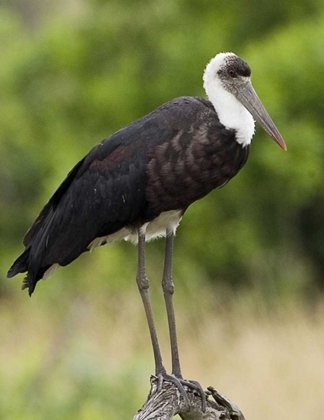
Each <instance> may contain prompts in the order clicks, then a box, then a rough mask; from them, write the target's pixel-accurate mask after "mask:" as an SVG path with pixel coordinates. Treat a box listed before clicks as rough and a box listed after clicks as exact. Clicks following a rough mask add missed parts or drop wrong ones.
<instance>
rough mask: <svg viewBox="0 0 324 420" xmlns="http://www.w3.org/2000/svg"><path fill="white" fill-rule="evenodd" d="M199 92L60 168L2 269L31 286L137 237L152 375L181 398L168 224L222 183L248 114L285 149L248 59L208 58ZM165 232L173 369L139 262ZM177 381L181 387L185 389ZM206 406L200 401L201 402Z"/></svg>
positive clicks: (249, 121) (242, 144)
mask: <svg viewBox="0 0 324 420" xmlns="http://www.w3.org/2000/svg"><path fill="white" fill-rule="evenodd" d="M203 86H204V89H205V92H206V95H207V98H208V99H205V98H202V97H198V96H182V97H178V98H175V99H172V100H170V101H169V102H166V103H165V104H163V105H161V106H160V107H158V108H157V109H155V110H153V111H152V112H151V113H149V114H147V115H145V116H143V117H142V118H140V119H138V120H137V121H134V122H132V123H130V124H129V125H127V126H125V127H124V128H121V129H120V130H119V131H117V132H115V133H114V134H112V135H110V136H109V137H108V138H107V139H105V140H103V141H102V142H100V143H99V144H98V145H97V146H95V147H94V148H93V149H92V150H90V152H89V153H88V154H87V155H86V156H85V157H84V158H83V159H81V160H80V161H79V162H78V163H77V164H76V165H75V166H74V167H73V169H72V170H71V171H70V172H69V173H68V175H67V176H66V178H65V179H64V180H63V182H62V183H61V185H60V186H59V187H58V189H57V190H56V191H55V192H54V194H53V195H52V197H51V198H50V199H49V201H48V203H47V204H46V205H45V206H44V207H43V209H42V210H41V212H40V214H39V215H38V217H37V218H36V220H35V221H34V223H33V224H32V225H31V227H30V228H29V230H28V231H27V233H26V235H25V237H24V240H23V244H24V246H25V250H24V251H23V252H22V254H21V255H20V256H19V257H18V258H17V259H16V261H15V262H14V263H13V265H12V267H11V268H10V269H9V271H8V274H7V277H9V278H10V277H13V276H15V275H16V274H18V273H27V275H26V277H25V279H24V280H23V285H22V289H28V292H29V295H30V296H31V295H32V293H33V292H34V290H35V287H36V284H37V283H38V281H39V280H41V279H47V278H49V277H50V276H51V275H52V274H53V273H54V271H55V270H56V269H57V268H58V267H60V266H66V265H68V264H70V263H72V261H74V260H75V259H76V258H78V257H79V256H80V254H82V253H83V252H86V251H92V250H93V249H95V248H96V247H99V246H102V245H104V244H107V243H111V242H115V241H120V240H127V241H131V242H133V243H134V244H137V245H138V265H137V274H136V282H137V286H138V289H139V292H140V295H141V298H142V301H143V305H144V309H145V313H146V318H147V323H148V327H149V332H150V337H151V344H152V347H153V355H154V362H155V375H156V376H157V377H158V379H159V384H161V383H162V382H163V381H164V380H166V381H168V380H169V381H171V382H173V383H174V384H175V385H176V386H177V387H178V389H179V390H180V393H181V395H182V396H183V398H184V399H185V400H186V403H188V398H187V390H188V389H190V388H191V389H194V390H198V392H199V393H200V395H201V396H202V399H203V398H204V395H203V391H202V388H201V386H200V384H199V383H198V382H195V381H188V380H185V379H183V376H182V371H181V367H180V358H179V351H178V341H177V334H176V322H175V311H174V306H173V294H174V282H173V278H172V257H173V246H174V237H175V233H176V229H177V227H178V225H179V223H180V221H181V219H182V217H183V215H184V213H185V212H186V210H187V209H188V207H189V206H190V205H191V204H192V203H194V202H195V201H197V200H199V199H201V198H203V197H204V196H206V195H207V194H208V193H210V192H211V191H212V190H214V189H216V188H220V187H223V186H224V185H226V184H227V183H228V182H229V181H230V180H231V179H232V178H233V177H234V176H235V175H237V173H238V172H239V171H240V170H241V169H242V167H243V166H244V165H245V163H246V161H247V159H248V156H249V151H250V146H251V142H252V138H253V136H254V132H255V121H256V122H258V123H259V124H260V126H261V127H262V128H263V129H264V130H265V132H266V133H267V134H268V135H269V136H270V137H271V138H272V139H273V140H274V141H275V142H276V143H277V144H278V145H279V146H280V147H281V148H282V149H284V150H287V146H286V144H285V142H284V140H283V138H282V136H281V134H280V132H279V131H278V129H277V128H276V126H275V124H274V122H273V121H272V119H271V117H270V116H269V114H268V112H267V111H266V109H265V107H264V106H263V104H262V102H261V100H260V99H259V97H258V95H257V93H256V92H255V90H254V88H253V85H252V83H251V69H250V66H249V65H248V64H247V62H246V61H244V60H243V59H242V58H240V57H239V56H237V55H236V54H234V53H231V52H226V53H218V54H217V55H216V56H215V57H213V58H212V59H211V60H210V62H209V63H208V64H207V66H206V68H205V71H204V73H203ZM159 237H165V241H166V245H165V258H164V270H163V276H162V289H163V294H164V299H165V305H166V312H167V317H168V326H169V335H170V346H171V364H172V371H171V374H168V373H167V371H166V369H165V367H164V364H163V361H162V355H161V351H160V346H159V342H158V337H157V332H156V328H155V324H154V319H153V314H152V307H151V302H150V298H149V280H148V278H147V276H146V271H145V244H146V242H148V241H150V240H152V239H155V238H159ZM185 387H186V389H185ZM202 404H203V407H204V408H205V403H204V402H203V403H202Z"/></svg>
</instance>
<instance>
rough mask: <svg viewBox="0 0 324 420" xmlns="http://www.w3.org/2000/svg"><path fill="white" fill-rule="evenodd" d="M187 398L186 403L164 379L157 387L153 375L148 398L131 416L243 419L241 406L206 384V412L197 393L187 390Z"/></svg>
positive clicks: (144, 419)
mask: <svg viewBox="0 0 324 420" xmlns="http://www.w3.org/2000/svg"><path fill="white" fill-rule="evenodd" d="M211 397H212V398H213V400H212V399H211ZM188 398H189V402H190V406H189V407H188V406H187V405H186V404H185V402H184V400H183V398H182V397H181V395H180V392H179V390H178V389H177V388H176V386H175V385H173V384H172V383H171V382H167V381H164V382H163V384H162V388H161V389H160V390H158V381H157V378H156V377H154V376H152V377H151V389H150V392H149V395H148V397H147V401H146V402H145V404H144V405H143V407H142V408H141V409H140V410H139V411H138V412H137V414H136V415H135V417H134V419H133V420H157V419H159V420H170V419H172V418H173V417H174V416H175V415H177V414H178V415H179V416H180V417H181V418H182V420H245V419H244V416H243V414H242V412H241V410H240V409H239V408H238V407H237V406H236V405H235V404H234V403H232V402H231V401H230V400H228V399H227V398H226V397H224V396H223V395H221V394H220V393H219V392H218V391H216V389H214V388H213V387H209V388H208V391H207V392H206V398H207V406H206V411H205V412H203V411H202V405H201V398H200V396H199V395H196V393H193V392H188Z"/></svg>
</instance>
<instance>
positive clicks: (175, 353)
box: [162, 229, 206, 411]
mask: <svg viewBox="0 0 324 420" xmlns="http://www.w3.org/2000/svg"><path fill="white" fill-rule="evenodd" d="M173 245H174V232H173V230H172V229H167V231H166V242H165V259H164V270H163V279H162V288H163V294H164V300H165V306H166V311H167V316H168V323H169V333H170V344H171V359H172V375H173V377H175V378H177V379H178V380H179V382H180V384H181V385H184V386H186V387H188V388H190V389H193V390H194V391H196V392H198V394H199V395H200V396H201V405H202V410H203V411H205V410H206V394H205V392H204V390H203V388H202V387H201V385H200V384H199V382H196V381H186V380H184V379H183V378H182V374H181V368H180V358H179V350H178V339H177V331H176V322H175V314H174V306H173V294H174V283H173V280H172V259H173ZM170 379H171V378H170ZM176 385H177V384H176ZM177 386H178V385H177ZM178 388H179V386H178ZM179 390H180V392H181V391H182V390H181V389H180V388H179ZM181 394H182V392H181Z"/></svg>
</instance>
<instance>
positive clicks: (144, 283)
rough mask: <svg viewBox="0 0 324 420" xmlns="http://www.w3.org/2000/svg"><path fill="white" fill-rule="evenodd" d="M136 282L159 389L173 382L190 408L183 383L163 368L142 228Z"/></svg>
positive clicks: (139, 239) (139, 236) (139, 237)
mask: <svg viewBox="0 0 324 420" xmlns="http://www.w3.org/2000/svg"><path fill="white" fill-rule="evenodd" d="M136 281H137V285H138V289H139V292H140V294H141V297H142V301H143V304H144V309H145V313H146V318H147V323H148V326H149V330H150V335H151V342H152V347H153V354H154V361H155V375H156V376H157V378H158V382H159V385H158V389H161V387H162V381H163V379H166V380H169V381H171V382H172V383H173V384H174V385H175V386H176V387H177V388H178V389H179V391H180V394H181V395H182V397H183V399H184V400H185V402H186V404H187V405H188V406H189V399H188V397H187V394H186V391H185V390H184V388H183V386H182V384H181V382H180V381H179V379H178V378H177V377H175V376H171V375H168V374H167V373H166V370H165V368H164V366H163V362H162V356H161V350H160V346H159V342H158V338H157V333H156V329H155V325H154V319H153V313H152V307H151V302H150V298H149V294H148V288H149V280H148V278H147V277H146V273H145V230H144V229H143V228H141V229H140V230H139V233H138V266H137V276H136Z"/></svg>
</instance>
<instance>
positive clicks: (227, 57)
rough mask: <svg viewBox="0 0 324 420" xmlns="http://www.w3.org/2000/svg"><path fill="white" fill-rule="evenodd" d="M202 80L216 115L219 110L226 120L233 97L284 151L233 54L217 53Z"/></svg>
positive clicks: (242, 63) (246, 70)
mask: <svg viewBox="0 0 324 420" xmlns="http://www.w3.org/2000/svg"><path fill="white" fill-rule="evenodd" d="M203 79H204V88H205V90H206V93H207V95H208V97H209V98H210V100H211V101H212V103H213V105H214V107H215V109H216V112H217V113H219V112H222V111H223V112H224V113H225V112H226V113H227V115H228V117H230V109H229V108H230V106H231V104H232V103H233V101H232V100H233V96H234V97H235V98H236V99H237V100H238V101H239V102H240V104H242V105H243V106H244V108H245V109H246V110H247V111H248V112H249V113H250V114H251V115H252V117H253V118H254V120H255V121H257V122H258V123H259V124H260V125H261V127H262V128H263V129H264V130H265V131H266V133H268V134H269V136H270V137H271V138H272V139H273V140H274V141H275V142H276V143H277V144H278V145H279V146H280V147H282V148H283V149H284V150H287V146H286V144H285V142H284V140H283V138H282V136H281V134H280V133H279V131H278V129H277V127H276V126H275V124H274V122H273V121H272V119H271V117H270V115H269V114H268V112H267V111H266V109H265V108H264V106H263V104H262V102H261V100H260V99H259V97H258V95H257V93H256V92H255V90H254V88H253V86H252V83H251V69H250V66H249V65H248V64H247V63H246V62H245V61H244V60H242V59H241V58H240V57H238V56H237V55H235V54H234V53H220V54H217V55H216V57H214V58H213V59H212V60H211V61H210V62H209V63H208V65H207V67H206V69H205V72H204V77H203ZM217 108H218V109H217ZM227 115H226V116H227ZM225 125H226V124H225Z"/></svg>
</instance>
